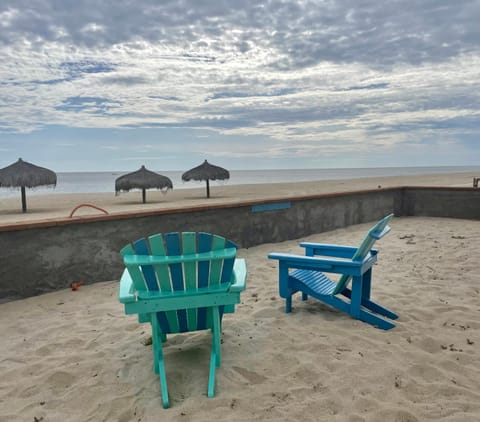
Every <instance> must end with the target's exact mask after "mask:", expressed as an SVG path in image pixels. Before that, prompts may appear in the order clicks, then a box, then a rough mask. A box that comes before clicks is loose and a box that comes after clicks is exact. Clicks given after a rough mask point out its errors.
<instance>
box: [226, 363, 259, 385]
mask: <svg viewBox="0 0 480 422" xmlns="http://www.w3.org/2000/svg"><path fill="white" fill-rule="evenodd" d="M232 369H233V370H234V371H235V372H237V373H239V374H240V375H241V376H242V377H243V378H245V379H246V380H247V381H248V382H250V383H251V384H261V383H262V382H265V381H266V380H267V378H266V377H264V376H263V375H260V374H257V373H256V372H253V371H249V370H248V369H245V368H241V367H239V366H233V367H232Z"/></svg>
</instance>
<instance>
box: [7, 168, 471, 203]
mask: <svg viewBox="0 0 480 422" xmlns="http://www.w3.org/2000/svg"><path fill="white" fill-rule="evenodd" d="M463 172H472V177H473V176H479V175H480V166H448V167H378V168H339V169H291V170H231V171H230V179H229V180H227V181H212V182H211V186H216V185H218V184H227V185H246V184H257V183H287V182H305V181H315V180H318V181H321V180H345V179H358V178H363V177H388V176H412V175H419V174H435V173H447V174H448V173H463ZM126 173H128V172H124V171H123V172H122V171H119V172H76V173H74V172H69V173H57V186H56V187H55V188H54V189H52V188H47V187H38V188H34V189H28V190H27V191H28V195H45V194H62V193H94V192H112V193H113V192H115V179H117V178H118V177H120V176H122V175H123V174H126ZM159 173H160V174H163V175H164V176H167V177H169V178H170V179H171V180H172V183H173V189H188V188H196V187H200V186H204V185H205V182H183V181H182V173H183V171H160V172H159ZM18 191H19V189H13V188H3V189H0V198H9V197H14V196H18V195H19V192H18Z"/></svg>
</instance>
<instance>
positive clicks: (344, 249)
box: [299, 242, 358, 258]
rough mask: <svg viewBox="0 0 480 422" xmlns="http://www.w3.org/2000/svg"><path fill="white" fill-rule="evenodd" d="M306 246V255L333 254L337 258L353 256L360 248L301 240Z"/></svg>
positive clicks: (303, 246) (302, 244)
mask: <svg viewBox="0 0 480 422" xmlns="http://www.w3.org/2000/svg"><path fill="white" fill-rule="evenodd" d="M299 246H301V247H302V248H305V255H308V256H314V255H322V256H333V257H336V258H352V257H353V255H354V254H355V252H356V251H357V249H358V248H356V247H354V246H343V245H329V244H326V243H311V242H301V243H300V244H299Z"/></svg>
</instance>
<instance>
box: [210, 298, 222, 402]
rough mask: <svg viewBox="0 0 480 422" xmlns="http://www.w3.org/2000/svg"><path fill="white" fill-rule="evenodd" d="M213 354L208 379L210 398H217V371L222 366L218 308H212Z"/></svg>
mask: <svg viewBox="0 0 480 422" xmlns="http://www.w3.org/2000/svg"><path fill="white" fill-rule="evenodd" d="M212 319H213V327H212V354H211V356H210V374H209V377H208V397H214V396H215V370H216V368H217V366H220V364H221V361H222V360H221V349H220V347H221V345H220V313H219V310H218V306H214V307H212Z"/></svg>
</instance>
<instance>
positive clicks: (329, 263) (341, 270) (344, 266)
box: [268, 252, 377, 275]
mask: <svg viewBox="0 0 480 422" xmlns="http://www.w3.org/2000/svg"><path fill="white" fill-rule="evenodd" d="M268 257H269V258H270V259H278V260H279V270H280V272H282V271H285V270H287V271H288V268H296V269H302V270H314V271H324V272H330V273H337V274H348V275H359V274H361V273H362V272H363V271H365V269H368V268H370V267H371V266H372V265H373V264H374V263H375V261H376V260H377V257H376V256H374V255H369V256H368V257H366V258H365V259H364V260H363V261H353V260H351V259H335V258H329V259H326V258H318V257H313V256H303V255H292V254H286V253H277V252H272V253H270V254H268Z"/></svg>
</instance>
